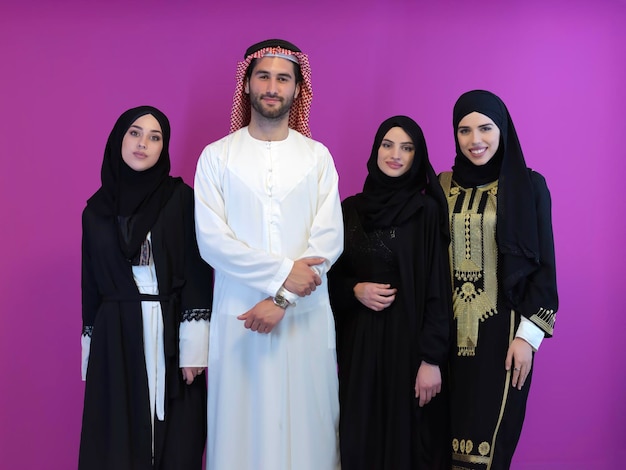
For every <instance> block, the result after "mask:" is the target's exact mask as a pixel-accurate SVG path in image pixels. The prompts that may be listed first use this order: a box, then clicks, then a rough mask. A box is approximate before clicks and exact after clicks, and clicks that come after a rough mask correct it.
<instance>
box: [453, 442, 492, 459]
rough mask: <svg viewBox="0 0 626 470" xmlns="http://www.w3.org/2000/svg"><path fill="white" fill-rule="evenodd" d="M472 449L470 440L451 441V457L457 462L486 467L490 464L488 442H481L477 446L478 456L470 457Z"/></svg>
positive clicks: (472, 444)
mask: <svg viewBox="0 0 626 470" xmlns="http://www.w3.org/2000/svg"><path fill="white" fill-rule="evenodd" d="M473 449H474V442H473V441H472V440H471V439H461V440H459V439H456V438H455V439H452V450H453V451H454V452H453V454H452V456H453V459H454V460H455V461H457V462H466V463H473V464H482V465H488V464H489V463H490V462H491V456H490V455H489V452H490V451H491V446H490V445H489V443H488V442H485V441H483V442H481V443H480V444H479V445H478V453H479V454H480V455H475V454H474V455H472V450H473Z"/></svg>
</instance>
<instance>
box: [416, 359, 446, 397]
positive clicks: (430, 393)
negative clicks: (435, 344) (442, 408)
mask: <svg viewBox="0 0 626 470" xmlns="http://www.w3.org/2000/svg"><path fill="white" fill-rule="evenodd" d="M439 392H441V370H439V366H436V365H434V364H429V363H428V362H424V361H422V363H421V364H420V368H419V369H418V370H417V377H415V398H419V400H420V406H424V405H426V404H427V403H428V402H430V400H432V399H433V398H435V395H437V394H438V393H439Z"/></svg>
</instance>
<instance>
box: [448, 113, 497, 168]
mask: <svg viewBox="0 0 626 470" xmlns="http://www.w3.org/2000/svg"><path fill="white" fill-rule="evenodd" d="M456 138H457V140H458V141H459V148H460V149H461V152H462V153H463V155H465V157H466V158H467V159H468V160H469V161H470V162H472V163H473V164H474V165H478V166H480V165H484V164H485V163H487V162H488V161H489V160H491V159H492V158H493V156H494V155H495V154H496V152H497V151H498V147H499V146H500V129H499V128H498V126H496V125H495V123H494V122H493V121H492V120H491V119H490V118H489V117H487V116H485V115H484V114H481V113H477V112H473V113H470V114H468V115H466V116H465V117H464V118H463V119H461V121H460V122H459V126H458V127H457V130H456Z"/></svg>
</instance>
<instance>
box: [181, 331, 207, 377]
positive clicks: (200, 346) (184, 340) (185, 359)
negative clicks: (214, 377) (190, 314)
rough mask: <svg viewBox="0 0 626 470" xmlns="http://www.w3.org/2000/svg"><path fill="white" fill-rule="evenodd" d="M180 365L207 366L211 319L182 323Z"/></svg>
mask: <svg viewBox="0 0 626 470" xmlns="http://www.w3.org/2000/svg"><path fill="white" fill-rule="evenodd" d="M179 348H180V358H179V359H180V364H179V367H206V366H207V364H208V360H209V321H208V320H191V321H183V322H181V323H180V337H179Z"/></svg>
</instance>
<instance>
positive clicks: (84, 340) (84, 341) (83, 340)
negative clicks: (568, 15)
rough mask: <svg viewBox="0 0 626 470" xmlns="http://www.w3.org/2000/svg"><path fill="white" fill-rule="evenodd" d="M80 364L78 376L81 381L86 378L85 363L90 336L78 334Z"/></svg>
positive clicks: (86, 361)
mask: <svg viewBox="0 0 626 470" xmlns="http://www.w3.org/2000/svg"><path fill="white" fill-rule="evenodd" d="M80 349H81V364H80V376H81V378H82V379H83V382H84V381H85V380H87V365H88V364H89V350H90V349H91V336H89V335H80Z"/></svg>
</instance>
